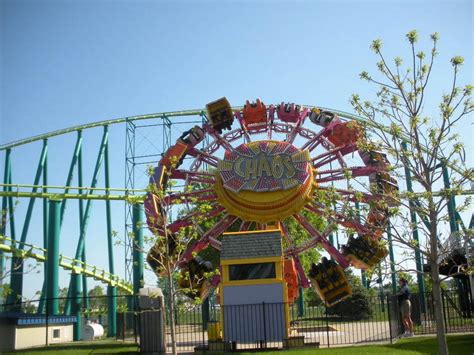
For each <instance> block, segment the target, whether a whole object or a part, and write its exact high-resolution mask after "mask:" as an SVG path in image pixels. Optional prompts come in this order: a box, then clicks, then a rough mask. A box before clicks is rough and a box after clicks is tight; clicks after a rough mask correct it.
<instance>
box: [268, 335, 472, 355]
mask: <svg viewBox="0 0 474 355" xmlns="http://www.w3.org/2000/svg"><path fill="white" fill-rule="evenodd" d="M448 347H449V354H450V355H471V354H473V353H474V335H472V334H468V335H450V336H448ZM349 353H350V354H351V355H362V354H363V355H365V354H374V355H375V354H377V355H379V354H384V355H385V354H390V355H391V354H403V355H419V354H433V355H435V354H438V345H437V342H436V338H435V337H414V338H409V339H401V340H400V341H398V342H397V343H395V344H387V345H364V346H350V347H340V348H330V349H328V348H321V349H317V350H316V349H314V348H313V349H297V350H287V351H275V352H267V353H264V355H293V354H295V355H306V354H307V355H309V354H317V355H319V354H322V355H324V354H330V355H347V354H349Z"/></svg>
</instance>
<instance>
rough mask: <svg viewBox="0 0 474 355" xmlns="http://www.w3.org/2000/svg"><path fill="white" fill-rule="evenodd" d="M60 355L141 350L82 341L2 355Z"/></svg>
mask: <svg viewBox="0 0 474 355" xmlns="http://www.w3.org/2000/svg"><path fill="white" fill-rule="evenodd" d="M46 353H47V354H60V355H76V354H138V353H139V349H138V346H137V345H135V344H130V343H124V342H119V341H115V340H97V341H87V342H86V341H81V342H75V343H69V344H55V345H50V346H48V347H41V348H35V349H28V350H18V351H12V352H5V353H2V354H5V355H6V354H15V355H17V354H28V355H29V354H31V355H37V354H46Z"/></svg>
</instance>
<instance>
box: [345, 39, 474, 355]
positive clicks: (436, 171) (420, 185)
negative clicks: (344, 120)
mask: <svg viewBox="0 0 474 355" xmlns="http://www.w3.org/2000/svg"><path fill="white" fill-rule="evenodd" d="M406 38H407V40H408V43H409V48H410V57H409V60H408V64H407V65H406V66H405V65H404V62H403V60H402V58H400V57H396V58H395V59H394V62H393V64H391V63H389V62H388V60H387V58H386V57H385V56H384V54H383V52H382V41H381V40H380V39H377V40H374V41H373V42H372V45H371V49H372V51H373V52H374V53H375V54H376V56H377V57H378V59H379V62H378V63H377V69H378V74H377V75H372V74H369V73H368V72H367V71H364V72H362V73H361V74H360V77H361V79H363V80H365V81H367V82H369V83H370V84H373V85H374V86H375V87H376V98H375V100H374V101H370V100H363V99H361V98H360V96H359V95H357V94H354V95H353V96H352V99H351V104H352V105H353V107H354V109H355V110H356V111H357V112H358V113H359V115H361V116H363V117H364V118H366V120H367V125H368V126H370V127H371V128H372V131H373V134H374V135H375V136H376V137H377V138H378V139H379V146H378V148H380V149H383V150H385V151H387V152H388V153H389V154H390V155H391V156H392V157H393V158H394V160H395V162H396V166H395V167H396V168H398V169H396V170H395V171H394V174H396V175H397V177H398V180H402V179H403V178H405V177H406V176H407V175H408V174H409V175H410V176H411V178H412V180H413V191H414V192H412V191H407V192H406V193H405V194H404V195H403V196H401V197H402V199H401V201H402V207H401V208H399V209H397V210H394V211H392V212H393V213H394V214H396V216H397V220H396V221H398V223H399V226H397V227H396V228H392V230H393V232H394V236H393V239H394V240H395V241H397V242H398V243H400V244H401V245H403V246H404V247H405V248H407V249H408V250H409V251H410V253H413V252H415V253H417V254H418V253H419V254H421V255H423V256H424V258H425V260H426V261H427V262H428V265H429V267H430V272H429V277H430V279H431V280H432V283H433V300H434V310H435V318H436V326H437V339H438V346H439V351H440V353H441V354H447V353H448V347H447V343H446V336H445V326H444V319H443V314H442V302H441V281H442V278H441V277H440V273H439V265H438V260H439V259H446V258H448V257H449V255H450V253H451V250H449V249H446V248H444V247H443V241H444V240H445V239H446V235H444V234H445V233H443V229H442V228H440V227H441V225H442V224H443V223H447V222H448V221H449V219H450V217H453V216H452V214H453V213H451V216H450V213H449V210H448V207H453V206H452V205H450V204H451V201H452V200H451V197H453V196H455V195H457V194H459V193H460V192H461V191H462V190H463V189H464V188H465V185H466V183H468V182H469V181H471V182H472V181H473V180H474V172H473V170H470V169H468V168H467V167H466V166H465V151H464V144H463V143H462V142H461V141H460V138H459V135H457V134H455V126H456V124H457V123H459V122H461V121H462V120H463V119H466V117H468V115H469V114H470V113H471V112H472V111H473V110H474V105H473V103H472V101H471V95H472V89H473V86H472V85H465V86H463V87H461V86H459V83H458V80H459V78H458V75H459V71H460V69H461V66H462V64H463V62H464V59H463V58H462V57H460V56H455V57H453V58H452V59H451V66H452V70H453V71H452V80H451V83H448V88H447V91H446V92H445V93H444V94H443V95H442V96H441V100H440V102H439V106H438V112H437V113H436V114H435V113H433V112H434V111H435V108H430V109H429V110H428V109H427V101H426V98H427V97H428V95H429V94H430V91H429V89H430V88H431V87H430V86H429V85H428V84H429V83H430V79H431V78H432V77H433V75H434V71H433V69H434V65H433V64H434V62H435V59H436V56H437V54H438V52H437V43H438V40H439V34H438V33H433V34H432V35H431V41H432V46H431V49H430V51H429V53H425V52H424V51H420V50H418V32H417V31H410V32H408V33H407V35H406ZM425 109H426V111H425ZM387 127H388V128H387ZM443 166H448V167H449V168H450V172H449V173H448V174H447V175H448V176H446V172H447V170H444V171H443ZM443 173H444V174H445V175H444V176H443ZM443 177H444V178H446V177H447V178H448V180H449V182H450V188H443V186H442V181H443ZM440 187H441V188H440ZM470 204H471V198H465V199H464V201H463V203H462V204H461V205H460V206H458V209H457V212H461V211H464V210H466V209H467V208H468V207H469V206H470ZM414 216H416V217H417V218H418V220H419V223H414V220H415V219H414ZM407 226H408V228H407ZM460 227H461V228H462V225H461V226H460ZM413 231H416V232H417V233H418V234H419V235H420V237H421V238H420V241H417V240H414V239H413V237H412V232H413ZM460 235H461V236H464V237H465V238H466V239H467V240H468V239H469V238H472V231H469V230H467V229H463V230H462V232H461V233H460ZM423 237H424V238H423ZM425 240H426V242H425ZM460 242H461V243H462V242H464V241H460ZM411 257H413V256H411ZM452 271H453V273H456V272H460V273H467V272H468V266H467V265H462V266H460V267H459V268H457V270H452ZM471 271H472V270H471ZM417 272H422V270H419V268H418V270H417Z"/></svg>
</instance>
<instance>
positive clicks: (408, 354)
mask: <svg viewBox="0 0 474 355" xmlns="http://www.w3.org/2000/svg"><path fill="white" fill-rule="evenodd" d="M448 346H449V353H450V354H451V355H470V354H473V353H474V336H473V335H472V334H467V335H450V336H448ZM437 348H438V347H437V343H436V338H434V337H414V338H410V339H402V340H400V341H398V342H397V343H396V344H387V345H364V346H350V347H340V348H339V347H338V348H332V349H327V348H322V349H314V348H310V349H297V350H287V351H274V352H265V353H263V354H264V355H293V354H294V355H310V354H318V355H319V354H322V355H324V354H330V355H347V354H348V353H350V354H351V355H359V354H377V355H378V354H403V355H416V354H437V353H438V351H437ZM46 353H49V354H58V355H75V354H94V353H96V354H107V353H108V354H138V347H137V346H136V345H133V344H130V343H123V342H118V341H112V340H104V341H94V342H78V343H70V344H65V345H51V346H49V347H44V348H38V349H34V350H27V351H16V352H8V353H4V354H31V355H36V354H46ZM241 354H242V353H241ZM249 354H255V353H249Z"/></svg>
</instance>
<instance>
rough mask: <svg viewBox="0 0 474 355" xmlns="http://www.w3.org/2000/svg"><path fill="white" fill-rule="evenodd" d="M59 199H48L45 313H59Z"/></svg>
mask: <svg viewBox="0 0 474 355" xmlns="http://www.w3.org/2000/svg"><path fill="white" fill-rule="evenodd" d="M60 210H61V201H59V200H50V201H49V235H48V258H47V260H46V262H47V263H48V282H47V284H46V285H47V287H46V298H47V299H48V302H47V307H48V309H47V313H48V314H49V315H58V314H59V299H58V297H59V235H60V232H61V227H60Z"/></svg>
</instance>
